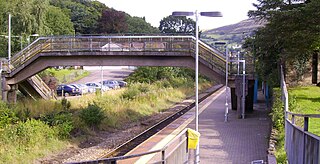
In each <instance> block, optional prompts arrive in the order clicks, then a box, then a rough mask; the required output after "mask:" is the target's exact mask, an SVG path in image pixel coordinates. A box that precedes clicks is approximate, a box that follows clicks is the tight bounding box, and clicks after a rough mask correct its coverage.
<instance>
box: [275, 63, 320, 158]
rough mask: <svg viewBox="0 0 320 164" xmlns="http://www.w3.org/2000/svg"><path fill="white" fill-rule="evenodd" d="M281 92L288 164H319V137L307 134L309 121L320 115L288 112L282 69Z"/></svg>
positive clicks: (286, 92)
mask: <svg viewBox="0 0 320 164" xmlns="http://www.w3.org/2000/svg"><path fill="white" fill-rule="evenodd" d="M281 91H282V101H283V104H284V109H285V111H284V112H285V149H286V153H287V158H288V162H289V164H319V163H320V137H319V136H317V135H315V134H312V133H310V132H309V121H310V119H319V118H320V114H295V113H292V112H289V110H288V109H289V103H288V99H289V98H288V91H287V87H286V83H285V79H284V74H283V69H282V67H281ZM298 118H301V119H298Z"/></svg>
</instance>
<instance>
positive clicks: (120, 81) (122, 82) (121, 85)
mask: <svg viewBox="0 0 320 164" xmlns="http://www.w3.org/2000/svg"><path fill="white" fill-rule="evenodd" d="M117 82H118V84H119V86H120V88H122V87H125V86H127V85H128V83H127V82H125V81H122V80H118V81H117Z"/></svg>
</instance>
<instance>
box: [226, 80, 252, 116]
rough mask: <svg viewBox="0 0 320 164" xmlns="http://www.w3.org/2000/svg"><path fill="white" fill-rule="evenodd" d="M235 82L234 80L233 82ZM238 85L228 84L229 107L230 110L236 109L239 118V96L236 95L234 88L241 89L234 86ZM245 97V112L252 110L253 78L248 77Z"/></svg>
mask: <svg viewBox="0 0 320 164" xmlns="http://www.w3.org/2000/svg"><path fill="white" fill-rule="evenodd" d="M231 83H235V80H233V82H231ZM237 86H239V85H236V84H235V85H233V86H230V88H231V108H232V110H238V112H237V114H238V115H237V117H238V118H241V105H240V103H241V97H240V96H237V94H236V90H241V88H236V87H237ZM247 90H248V91H247V94H246V97H245V113H251V112H253V97H254V79H248V89H247ZM238 103H239V104H238Z"/></svg>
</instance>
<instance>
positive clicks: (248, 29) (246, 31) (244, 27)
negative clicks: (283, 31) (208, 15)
mask: <svg viewBox="0 0 320 164" xmlns="http://www.w3.org/2000/svg"><path fill="white" fill-rule="evenodd" d="M265 24H266V22H265V21H259V20H254V19H246V20H243V21H241V22H239V23H235V24H231V25H227V26H222V27H218V28H215V29H211V30H207V31H204V32H202V34H201V39H202V40H204V41H205V42H207V43H210V44H212V45H214V42H217V41H223V42H227V43H228V44H229V45H231V46H230V47H232V46H236V47H238V46H239V45H241V44H243V41H244V39H245V38H247V37H250V36H251V35H252V34H253V33H254V31H255V30H257V29H258V28H260V27H263V26H264V25H265Z"/></svg>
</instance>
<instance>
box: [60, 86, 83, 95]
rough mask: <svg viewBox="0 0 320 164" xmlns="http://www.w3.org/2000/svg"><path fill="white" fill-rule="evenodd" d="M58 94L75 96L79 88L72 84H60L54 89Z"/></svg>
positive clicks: (78, 92)
mask: <svg viewBox="0 0 320 164" xmlns="http://www.w3.org/2000/svg"><path fill="white" fill-rule="evenodd" d="M56 92H57V95H58V96H66V97H67V96H76V95H79V94H80V90H79V89H78V88H75V87H74V86H72V85H65V84H61V85H58V87H57V89H56Z"/></svg>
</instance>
